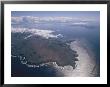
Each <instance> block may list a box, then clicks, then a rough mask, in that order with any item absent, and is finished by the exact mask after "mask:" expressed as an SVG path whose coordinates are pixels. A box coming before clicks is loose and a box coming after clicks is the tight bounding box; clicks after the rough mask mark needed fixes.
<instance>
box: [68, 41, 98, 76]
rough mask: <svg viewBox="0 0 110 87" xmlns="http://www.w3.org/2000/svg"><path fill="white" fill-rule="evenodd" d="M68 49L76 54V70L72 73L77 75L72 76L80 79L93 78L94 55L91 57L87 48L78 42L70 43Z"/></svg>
mask: <svg viewBox="0 0 110 87" xmlns="http://www.w3.org/2000/svg"><path fill="white" fill-rule="evenodd" d="M70 47H71V49H72V50H75V51H77V53H78V55H79V56H78V60H79V61H78V62H76V64H77V67H76V69H75V70H74V71H73V73H77V75H76V74H73V76H81V77H83V76H84V77H88V76H89V77H92V76H95V74H94V73H95V72H94V73H93V70H94V67H95V65H96V64H95V60H94V55H92V54H93V53H92V52H91V51H90V49H88V47H86V45H85V44H83V43H81V41H80V40H76V41H73V42H71V44H70Z"/></svg>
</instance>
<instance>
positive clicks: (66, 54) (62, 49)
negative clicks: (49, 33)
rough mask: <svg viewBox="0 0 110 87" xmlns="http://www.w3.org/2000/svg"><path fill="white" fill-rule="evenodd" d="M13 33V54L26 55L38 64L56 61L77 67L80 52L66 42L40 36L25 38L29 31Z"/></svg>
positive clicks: (62, 64)
mask: <svg viewBox="0 0 110 87" xmlns="http://www.w3.org/2000/svg"><path fill="white" fill-rule="evenodd" d="M11 35H12V36H11V43H12V44H11V54H12V55H16V56H22V57H25V58H26V60H27V61H28V62H30V63H34V64H36V65H39V64H42V63H48V62H56V63H57V64H58V65H59V66H66V65H71V66H73V68H75V61H78V59H77V58H76V57H77V56H78V54H77V52H76V51H73V50H71V49H70V47H69V46H68V45H67V44H66V43H64V42H62V41H60V40H57V39H53V38H49V39H45V38H42V37H40V36H32V37H30V38H28V39H24V38H25V37H26V36H28V35H29V33H12V34H11Z"/></svg>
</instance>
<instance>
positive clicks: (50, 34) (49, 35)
mask: <svg viewBox="0 0 110 87" xmlns="http://www.w3.org/2000/svg"><path fill="white" fill-rule="evenodd" d="M11 32H12V33H30V35H28V36H26V37H25V38H24V39H27V38H30V37H32V36H34V35H37V36H41V37H43V38H45V39H49V38H58V37H63V35H62V34H53V33H54V31H52V30H42V29H26V28H12V29H11Z"/></svg>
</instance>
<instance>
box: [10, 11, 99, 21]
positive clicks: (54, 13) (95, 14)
mask: <svg viewBox="0 0 110 87" xmlns="http://www.w3.org/2000/svg"><path fill="white" fill-rule="evenodd" d="M11 16H13V17H14V16H38V17H49V16H51V17H56V16H67V17H94V18H96V19H97V18H100V12H99V11H12V12H11Z"/></svg>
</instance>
